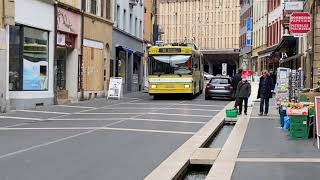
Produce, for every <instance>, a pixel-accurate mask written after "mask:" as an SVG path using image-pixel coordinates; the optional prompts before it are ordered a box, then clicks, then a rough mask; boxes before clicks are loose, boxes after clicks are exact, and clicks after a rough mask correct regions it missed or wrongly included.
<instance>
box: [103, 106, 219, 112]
mask: <svg viewBox="0 0 320 180" xmlns="http://www.w3.org/2000/svg"><path fill="white" fill-rule="evenodd" d="M105 109H108V110H140V109H142V110H159V108H143V107H141V108H139V107H123V108H122V107H119V108H105ZM161 109H162V110H167V109H169V110H170V109H171V110H186V111H208V112H210V111H212V112H219V111H220V110H210V109H191V108H161Z"/></svg>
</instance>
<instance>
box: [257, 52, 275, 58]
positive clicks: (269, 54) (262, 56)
mask: <svg viewBox="0 0 320 180" xmlns="http://www.w3.org/2000/svg"><path fill="white" fill-rule="evenodd" d="M271 54H272V52H268V53H265V54H262V55H259V56H258V57H259V58H264V57H268V56H271Z"/></svg>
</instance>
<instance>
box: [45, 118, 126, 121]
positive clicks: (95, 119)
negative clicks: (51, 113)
mask: <svg viewBox="0 0 320 180" xmlns="http://www.w3.org/2000/svg"><path fill="white" fill-rule="evenodd" d="M128 119H130V118H85V119H84V118H65V119H53V118H51V119H47V120H48V121H111V120H128Z"/></svg>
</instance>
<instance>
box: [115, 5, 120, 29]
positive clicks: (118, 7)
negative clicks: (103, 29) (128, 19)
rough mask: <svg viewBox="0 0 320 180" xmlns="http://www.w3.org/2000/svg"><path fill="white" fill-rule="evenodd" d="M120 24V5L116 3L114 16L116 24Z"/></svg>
mask: <svg viewBox="0 0 320 180" xmlns="http://www.w3.org/2000/svg"><path fill="white" fill-rule="evenodd" d="M119 24H120V6H119V5H117V16H116V25H117V27H119Z"/></svg>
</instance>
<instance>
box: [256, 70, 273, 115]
mask: <svg viewBox="0 0 320 180" xmlns="http://www.w3.org/2000/svg"><path fill="white" fill-rule="evenodd" d="M272 84H273V83H272V78H271V77H270V75H269V73H268V72H267V71H265V72H263V75H262V77H261V78H260V83H259V90H258V98H260V99H261V100H260V114H259V116H262V115H263V110H264V115H265V116H266V115H268V111H269V98H272V92H271V90H272Z"/></svg>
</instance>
